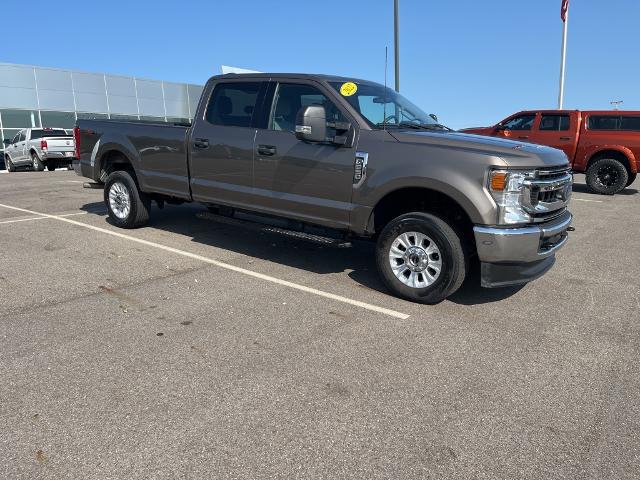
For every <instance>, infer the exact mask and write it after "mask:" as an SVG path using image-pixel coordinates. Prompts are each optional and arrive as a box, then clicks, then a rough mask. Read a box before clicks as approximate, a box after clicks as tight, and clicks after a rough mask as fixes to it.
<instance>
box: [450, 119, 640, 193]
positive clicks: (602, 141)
mask: <svg viewBox="0 0 640 480" xmlns="http://www.w3.org/2000/svg"><path fill="white" fill-rule="evenodd" d="M461 131H462V132H464V133H474V134H477V135H490V136H493V137H502V138H510V139H513V140H519V141H523V142H531V143H539V144H541V145H548V146H550V147H554V148H559V149H561V150H564V152H565V153H566V154H567V156H568V157H569V160H570V161H571V167H572V169H573V171H574V172H580V173H585V174H586V179H587V186H588V187H589V188H590V189H591V190H592V191H593V192H596V193H600V194H604V195H613V194H615V193H618V192H620V191H621V190H622V189H624V188H625V187H628V186H629V185H631V184H632V183H633V182H634V181H635V179H636V174H637V173H638V168H640V112H633V111H622V110H615V111H611V110H608V111H607V110H605V111H579V110H533V111H526V112H518V113H516V114H513V115H511V116H510V117H507V118H505V119H504V120H502V121H501V122H499V123H498V124H497V125H494V126H493V127H483V128H466V129H464V130H461Z"/></svg>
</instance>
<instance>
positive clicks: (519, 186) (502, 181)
mask: <svg viewBox="0 0 640 480" xmlns="http://www.w3.org/2000/svg"><path fill="white" fill-rule="evenodd" d="M533 176H535V172H531V171H516V170H514V171H508V170H492V171H491V173H490V174H489V191H490V192H491V196H492V197H493V199H494V200H495V202H496V205H498V224H503V225H513V224H517V223H528V222H530V221H531V216H530V215H529V214H528V213H527V212H526V211H525V210H524V207H523V202H522V195H523V193H524V181H525V179H526V178H527V177H533Z"/></svg>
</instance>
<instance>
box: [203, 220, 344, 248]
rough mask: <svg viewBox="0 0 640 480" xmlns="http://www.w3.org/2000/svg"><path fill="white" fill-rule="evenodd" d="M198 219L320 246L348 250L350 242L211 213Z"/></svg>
mask: <svg viewBox="0 0 640 480" xmlns="http://www.w3.org/2000/svg"><path fill="white" fill-rule="evenodd" d="M196 216H197V217H198V218H202V219H204V220H211V221H214V222H218V223H224V224H226V225H234V226H240V227H244V228H250V229H252V230H257V231H260V232H268V233H277V234H279V235H284V236H286V237H290V238H296V239H298V240H306V241H308V242H313V243H318V244H321V245H326V246H331V247H337V248H349V247H351V242H348V241H346V240H344V239H340V238H331V237H325V236H322V235H315V234H313V233H307V232H298V231H296V230H288V229H286V228H281V227H275V226H272V225H265V224H263V223H256V222H250V221H248V220H242V219H240V218H233V217H225V216H223V215H216V214H215V213H211V212H202V213H198V214H196Z"/></svg>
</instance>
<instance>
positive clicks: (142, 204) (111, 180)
mask: <svg viewBox="0 0 640 480" xmlns="http://www.w3.org/2000/svg"><path fill="white" fill-rule="evenodd" d="M114 185H118V186H117V187H114ZM112 188H115V189H114V195H115V193H116V191H117V190H118V189H120V188H122V189H124V192H125V193H126V194H127V195H128V201H129V211H128V212H123V211H119V212H118V213H116V212H115V211H114V210H113V209H112V207H111V202H110V201H109V195H110V192H111V190H112ZM115 202H116V200H114V203H115ZM104 203H105V205H106V206H107V211H108V212H109V218H110V219H111V221H112V222H113V223H114V224H115V225H116V226H118V227H120V228H138V227H141V226H143V225H146V224H147V223H148V222H149V212H150V211H151V198H150V197H149V195H147V194H145V193H143V192H141V191H140V190H139V189H138V185H137V183H136V181H135V180H134V179H133V176H132V175H131V174H130V173H129V172H126V171H124V170H117V171H115V172H113V173H112V174H111V175H109V176H108V177H107V180H106V181H105V183H104ZM122 215H124V217H123V216H122Z"/></svg>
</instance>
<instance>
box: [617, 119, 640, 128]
mask: <svg viewBox="0 0 640 480" xmlns="http://www.w3.org/2000/svg"><path fill="white" fill-rule="evenodd" d="M620 129H621V130H627V131H633V132H640V117H626V116H623V117H622V119H621V121H620Z"/></svg>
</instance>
